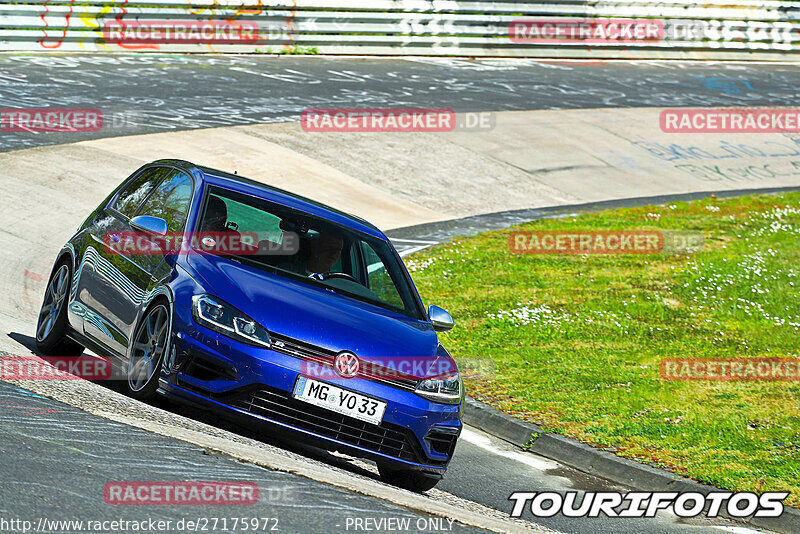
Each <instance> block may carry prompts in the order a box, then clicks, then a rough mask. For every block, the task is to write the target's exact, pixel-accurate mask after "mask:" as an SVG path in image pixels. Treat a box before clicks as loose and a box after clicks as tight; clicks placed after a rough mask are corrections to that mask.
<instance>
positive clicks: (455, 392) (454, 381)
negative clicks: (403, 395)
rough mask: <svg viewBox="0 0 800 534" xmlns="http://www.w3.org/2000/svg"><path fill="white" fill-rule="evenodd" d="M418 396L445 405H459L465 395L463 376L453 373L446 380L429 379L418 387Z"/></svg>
mask: <svg viewBox="0 0 800 534" xmlns="http://www.w3.org/2000/svg"><path fill="white" fill-rule="evenodd" d="M416 393H417V395H420V396H422V397H425V398H426V399H429V400H432V401H435V402H442V403H444V404H458V403H459V402H461V398H462V397H463V393H464V385H463V384H462V383H461V376H459V374H458V373H453V374H452V375H450V376H446V377H444V378H429V379H427V380H423V381H422V382H420V383H419V384H418V385H417V389H416Z"/></svg>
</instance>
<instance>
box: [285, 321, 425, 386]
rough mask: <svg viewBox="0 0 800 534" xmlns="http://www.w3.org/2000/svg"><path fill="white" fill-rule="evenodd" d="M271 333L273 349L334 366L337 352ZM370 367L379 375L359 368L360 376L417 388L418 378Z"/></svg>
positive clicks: (374, 380)
mask: <svg viewBox="0 0 800 534" xmlns="http://www.w3.org/2000/svg"><path fill="white" fill-rule="evenodd" d="M269 335H270V338H271V339H272V347H271V348H272V349H273V350H276V351H278V352H282V353H284V354H288V355H289V356H294V357H295V358H300V359H303V360H308V361H312V362H315V363H318V364H321V365H325V366H327V367H333V360H334V358H336V353H335V352H333V351H329V350H326V349H321V348H319V347H315V346H314V345H311V344H309V343H305V342H303V341H299V340H297V339H292V338H290V337H287V336H282V335H280V334H275V333H274V332H270V333H269ZM370 369H372V370H373V373H374V374H377V375H378V376H374V374H368V373H365V372H364V371H363V369H359V371H358V376H359V377H360V378H364V379H366V380H372V381H373V382H380V383H381V384H386V385H388V386H391V387H393V388H397V389H404V390H406V391H414V390H416V389H417V384H418V383H419V381H418V380H412V379H403V378H382V377H381V375H391V374H397V373H396V372H395V371H393V370H391V369H388V368H385V367H384V368H381V367H379V366H374V365H371V366H370Z"/></svg>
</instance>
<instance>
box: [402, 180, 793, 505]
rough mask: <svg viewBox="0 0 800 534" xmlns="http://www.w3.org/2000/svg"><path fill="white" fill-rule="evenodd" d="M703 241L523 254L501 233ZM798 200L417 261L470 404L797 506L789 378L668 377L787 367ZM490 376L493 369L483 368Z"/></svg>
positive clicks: (618, 222) (663, 216)
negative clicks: (709, 366) (742, 361)
mask: <svg viewBox="0 0 800 534" xmlns="http://www.w3.org/2000/svg"><path fill="white" fill-rule="evenodd" d="M632 229H652V230H681V231H696V232H701V233H702V234H703V236H704V238H705V246H704V248H703V250H702V251H700V252H697V253H695V254H684V255H674V254H655V255H566V256H565V255H559V256H555V255H531V254H526V255H520V254H513V253H511V252H510V251H509V248H508V235H509V233H510V231H511V230H632ZM798 260H800V193H792V194H785V195H780V196H769V195H764V196H748V197H740V198H734V199H727V200H719V199H714V198H712V199H707V200H704V201H698V202H678V203H674V204H671V205H668V206H649V207H643V208H630V209H618V210H610V211H604V212H600V213H593V214H583V215H581V216H578V217H575V218H573V217H570V218H562V219H549V220H540V221H535V222H531V223H528V224H524V225H521V226H518V227H515V228H513V229H509V230H504V231H499V232H489V233H485V234H481V235H478V236H475V237H470V238H459V239H456V240H454V241H453V242H451V243H449V244H446V245H441V246H438V247H435V248H432V249H428V250H425V251H423V252H421V253H418V254H415V255H414V256H412V257H411V258H408V259H407V264H408V265H409V270H411V272H412V275H413V277H414V280H415V282H416V284H417V286H418V288H419V291H420V293H421V294H422V296H423V298H424V299H425V301H426V302H429V303H435V304H437V305H440V306H442V307H444V308H446V309H448V311H450V312H451V313H452V315H453V316H454V317H455V318H456V328H455V329H453V330H452V331H451V332H450V333H448V334H445V335H444V337H443V342H444V343H445V345H446V346H447V347H448V348H449V350H450V351H451V353H452V354H453V355H454V357H455V358H456V360H459V361H460V362H462V363H464V364H466V365H465V366H466V367H467V368H470V367H474V366H473V365H470V364H469V362H474V361H475V360H476V359H480V358H490V359H491V362H492V363H493V369H492V366H486V365H484V366H483V367H482V368H483V371H482V372H478V373H475V372H469V371H468V372H466V373H465V374H466V375H467V379H466V387H467V393H468V394H470V395H472V396H473V397H475V398H477V399H480V400H483V401H484V402H487V403H489V404H491V405H493V406H495V407H497V408H499V409H501V410H504V411H505V412H507V413H510V414H513V415H515V416H517V417H519V418H522V419H525V420H529V421H533V422H536V423H539V424H540V425H542V426H543V427H544V428H545V430H547V431H550V432H559V433H562V434H566V435H568V436H572V437H574V438H577V439H579V440H581V441H583V442H586V443H590V444H592V445H595V446H598V447H601V448H605V449H608V450H612V451H614V452H616V453H617V454H620V455H622V456H625V457H629V458H633V459H637V460H640V461H644V462H648V463H650V464H652V465H656V466H659V467H664V468H668V469H671V470H672V471H674V472H676V473H679V474H681V475H685V476H689V477H691V478H694V479H696V480H699V481H701V482H704V483H708V484H713V485H715V486H718V487H722V488H726V489H730V490H741V491H744V490H750V491H757V492H760V491H768V490H770V491H790V492H791V495H790V496H789V498H788V499H787V501H786V502H787V503H789V504H792V505H794V506H798V505H800V399H799V397H800V383H799V382H674V381H664V380H662V379H661V378H660V375H659V362H660V361H661V360H662V359H663V358H668V357H678V358H686V357H699V358H728V357H796V356H797V355H798V352H800V350H799V349H798V344H799V342H798V337H799V336H800V261H798ZM487 369H492V371H491V372H489V371H487Z"/></svg>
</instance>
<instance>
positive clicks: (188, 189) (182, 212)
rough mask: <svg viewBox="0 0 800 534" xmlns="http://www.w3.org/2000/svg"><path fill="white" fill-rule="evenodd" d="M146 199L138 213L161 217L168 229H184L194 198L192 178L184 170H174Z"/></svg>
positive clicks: (176, 230) (175, 230)
mask: <svg viewBox="0 0 800 534" xmlns="http://www.w3.org/2000/svg"><path fill="white" fill-rule="evenodd" d="M172 172H173V174H171V175H170V176H168V177H167V179H166V180H164V181H163V182H162V183H161V185H159V186H158V187H156V188H155V190H154V191H153V193H152V194H151V195H150V196H149V197H148V199H147V200H146V201H145V203H144V205H143V206H142V207H141V209H140V210H139V212H138V213H137V215H150V216H151V217H161V218H162V219H164V220H165V221H167V230H169V231H170V232H178V231H180V230H181V229H183V224H184V223H185V222H186V215H187V214H188V213H189V204H190V202H191V200H192V179H191V178H189V177H188V176H187V175H185V174H184V173H182V172H178V171H172Z"/></svg>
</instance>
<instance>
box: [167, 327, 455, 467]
mask: <svg viewBox="0 0 800 534" xmlns="http://www.w3.org/2000/svg"><path fill="white" fill-rule="evenodd" d="M189 321H191V323H189V322H188V321H187V323H189V324H185V325H183V326H184V327H185V328H183V329H181V328H180V327H178V328H175V329H174V332H176V333H175V334H173V341H172V347H171V350H170V357H169V358H168V361H167V362H166V364H165V366H164V370H163V371H162V374H161V377H160V380H159V392H160V393H162V394H164V395H166V396H168V397H171V398H174V399H175V400H178V401H183V402H187V403H191V404H193V405H196V406H199V407H203V408H206V409H212V410H214V411H215V412H217V413H219V414H221V415H224V416H227V417H230V418H232V419H238V420H240V421H241V422H244V423H246V424H247V426H252V425H253V423H257V424H266V425H272V426H273V427H278V428H280V429H282V430H284V431H286V433H287V434H288V435H291V436H292V437H293V438H296V439H301V440H303V441H307V442H310V443H312V444H314V445H317V446H320V447H322V448H326V449H330V450H339V451H343V452H347V453H349V454H352V455H355V456H359V457H365V458H369V459H372V460H374V461H376V462H381V463H384V464H391V465H392V467H394V468H402V469H412V470H419V471H424V472H426V473H428V474H431V475H434V476H441V475H442V474H444V472H445V471H446V469H447V464H448V463H449V461H450V458H451V457H452V454H453V451H454V448H455V443H456V440H457V438H458V435H459V434H460V431H461V405H447V404H440V403H435V402H431V401H429V400H427V399H424V398H422V397H420V396H419V395H416V394H415V393H413V392H412V391H409V390H407V389H403V388H398V387H395V386H393V385H391V383H390V381H388V382H378V381H374V380H368V379H365V378H360V377H356V378H351V379H339V380H337V381H332V383H334V384H335V385H337V386H339V387H344V388H346V389H351V390H353V391H357V392H359V393H362V394H364V395H367V396H370V397H374V398H378V399H381V400H384V401H386V402H387V408H386V412H385V414H384V418H383V421H382V423H381V424H380V425H374V424H371V423H366V422H363V421H360V420H358V419H355V418H352V417H349V416H346V415H341V414H338V413H336V412H332V411H329V410H326V409H324V408H319V407H316V406H313V405H311V404H308V403H305V402H303V401H300V400H297V399H295V398H293V397H292V396H291V391H292V390H293V388H294V384H295V381H296V380H297V377H298V376H299V375H300V374H304V375H307V374H308V373H307V371H308V370H309V369H313V368H315V367H314V365H310V364H309V362H308V361H307V360H304V359H302V358H300V357H297V356H294V355H290V354H287V353H285V352H279V351H277V350H272V349H269V348H261V347H253V346H250V345H247V344H244V343H240V342H239V341H236V340H233V339H229V338H227V337H225V336H221V335H220V334H217V333H216V332H213V331H211V330H209V329H206V328H204V327H203V326H200V325H197V324H196V323H194V322H193V321H192V320H191V318H190V319H189ZM176 326H178V325H176ZM317 367H318V366H317ZM315 378H316V379H318V380H323V381H326V380H325V379H324V378H319V377H316V376H315Z"/></svg>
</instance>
